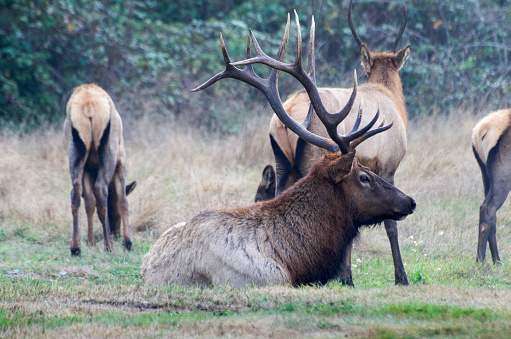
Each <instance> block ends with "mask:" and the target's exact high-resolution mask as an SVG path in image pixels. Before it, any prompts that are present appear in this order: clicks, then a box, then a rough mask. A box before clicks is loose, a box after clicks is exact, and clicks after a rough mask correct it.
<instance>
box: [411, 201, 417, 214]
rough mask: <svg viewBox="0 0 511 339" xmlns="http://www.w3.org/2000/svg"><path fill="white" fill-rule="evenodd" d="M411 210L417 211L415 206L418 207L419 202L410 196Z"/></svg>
mask: <svg viewBox="0 0 511 339" xmlns="http://www.w3.org/2000/svg"><path fill="white" fill-rule="evenodd" d="M410 200H411V201H410V210H411V211H412V213H413V212H415V207H417V204H416V203H415V200H413V199H412V198H410Z"/></svg>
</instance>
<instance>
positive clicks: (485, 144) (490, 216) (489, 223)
mask: <svg viewBox="0 0 511 339" xmlns="http://www.w3.org/2000/svg"><path fill="white" fill-rule="evenodd" d="M472 149H473V151H474V155H475V158H476V160H477V163H478V164H479V167H480V168H481V173H482V177H483V185H484V196H485V198H484V202H483V203H482V205H481V208H480V212H479V239H478V243H477V261H479V262H484V260H485V257H486V243H487V242H488V243H489V244H490V251H491V255H492V259H493V263H494V264H496V263H499V262H500V257H499V251H498V249H497V237H496V233H497V225H496V222H497V210H498V209H499V208H500V207H501V206H502V204H503V203H504V201H506V198H507V196H508V194H509V190H510V189H511V171H510V168H511V109H506V110H499V111H496V112H493V113H491V114H490V115H488V116H486V117H485V118H483V119H482V120H481V121H479V122H478V123H477V125H476V126H475V127H474V129H473V131H472Z"/></svg>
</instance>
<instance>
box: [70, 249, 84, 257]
mask: <svg viewBox="0 0 511 339" xmlns="http://www.w3.org/2000/svg"><path fill="white" fill-rule="evenodd" d="M70 250H71V255H72V256H74V257H80V256H81V255H82V251H81V250H80V247H71V248H70Z"/></svg>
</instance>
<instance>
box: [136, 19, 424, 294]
mask: <svg viewBox="0 0 511 339" xmlns="http://www.w3.org/2000/svg"><path fill="white" fill-rule="evenodd" d="M297 27H298V29H299V24H298V19H297ZM288 30H289V20H288V26H287V28H286V32H288ZM311 31H312V33H311V36H312V37H313V36H314V24H313V25H312V28H311ZM220 39H221V43H222V52H223V56H224V61H225V64H226V70H225V71H224V72H222V73H220V74H217V75H216V76H214V77H213V78H211V79H210V80H208V81H207V82H205V83H204V84H203V85H201V86H199V87H198V88H196V89H194V90H193V91H199V90H202V89H204V88H206V87H208V86H210V85H211V84H213V83H214V82H216V81H218V80H220V79H222V78H234V79H237V80H240V81H242V82H245V83H248V84H250V85H252V86H254V87H256V88H258V89H259V90H261V91H262V92H263V93H264V95H265V96H266V98H267V99H268V101H269V103H270V105H271V106H272V108H273V110H274V111H275V113H276V114H278V116H279V118H280V119H281V120H282V121H284V122H285V123H290V125H289V127H290V128H292V129H293V130H295V131H296V132H297V133H298V134H299V135H300V137H301V138H303V139H304V140H307V141H308V142H314V143H315V144H317V145H320V147H325V148H327V149H328V150H329V151H331V152H334V154H326V155H324V156H323V157H322V158H321V159H319V160H318V161H317V162H316V163H315V164H314V165H313V166H312V168H311V170H310V171H309V173H308V175H307V176H305V177H304V178H302V179H301V180H299V181H298V182H297V183H296V184H295V185H293V186H292V187H290V188H289V189H287V190H286V191H285V192H283V193H282V194H280V195H279V196H277V197H276V198H275V199H273V200H269V201H263V202H260V203H257V204H254V205H251V206H248V207H246V208H237V209H231V210H227V209H224V210H213V211H206V212H202V213H199V214H198V215H196V216H195V217H193V218H192V219H191V220H190V221H189V222H187V223H181V224H178V225H175V226H174V227H171V228H170V229H168V230H167V231H166V232H165V233H163V234H162V235H161V236H160V238H159V239H158V240H157V242H156V243H155V244H154V246H153V247H152V248H151V249H150V250H149V252H148V253H147V254H146V256H145V257H144V259H143V262H142V268H141V275H142V276H143V281H144V283H146V284H148V285H164V284H169V283H170V284H176V285H187V286H190V285H191V286H197V285H211V284H213V285H224V284H230V285H231V286H233V287H241V286H246V285H252V284H255V285H267V284H290V285H293V286H297V285H302V284H312V283H325V282H327V281H328V280H330V279H332V278H334V277H335V276H336V274H337V273H338V270H339V268H340V267H341V266H340V265H341V263H342V262H343V261H345V260H346V259H347V254H348V253H347V250H348V247H349V245H350V244H351V243H352V241H353V239H354V238H355V237H356V236H357V235H358V232H359V228H360V227H362V226H364V225H373V224H376V223H379V222H382V221H383V220H385V219H393V220H401V219H403V218H405V217H406V216H407V215H409V214H411V213H413V211H414V209H415V201H414V200H413V199H412V198H410V197H409V196H407V195H405V194H404V193H402V192H401V191H399V190H398V189H397V188H396V187H394V186H393V185H392V184H390V183H388V182H386V181H384V180H383V179H382V178H380V177H378V176H377V175H376V174H374V173H372V172H370V171H368V170H367V169H365V168H363V167H361V166H359V165H358V162H357V160H356V158H355V147H356V146H357V145H358V144H360V143H361V142H363V141H364V140H366V139H368V138H370V137H372V136H374V135H376V134H378V133H381V132H384V131H386V130H388V129H389V128H390V127H391V126H392V124H389V125H387V126H383V123H382V124H381V125H380V126H379V127H378V128H376V129H373V130H370V129H371V127H372V126H373V125H374V124H375V123H376V121H377V120H378V118H379V111H378V112H377V113H376V115H375V117H374V118H373V119H372V120H371V121H370V122H369V123H368V124H367V125H365V126H364V127H363V128H361V129H359V126H360V123H361V118H362V111H359V114H358V115H357V120H356V121H355V125H354V126H353V128H352V130H351V131H349V132H348V133H346V134H345V135H341V134H339V133H338V131H337V126H338V125H339V124H340V123H341V122H342V121H343V120H344V119H345V117H346V115H347V113H348V112H349V111H350V110H351V107H352V105H353V102H354V99H355V96H356V92H357V82H356V77H355V87H354V89H353V93H352V100H350V101H349V102H348V103H347V104H346V105H345V107H344V108H343V109H342V110H341V111H340V112H339V113H336V114H330V113H328V112H326V111H319V112H318V115H319V116H320V117H321V121H323V122H324V124H325V126H326V128H327V130H328V135H329V137H330V138H325V137H322V136H319V135H316V134H314V133H311V132H309V131H308V130H307V129H306V128H304V126H303V125H301V124H298V123H296V122H294V120H292V119H291V118H290V117H289V116H288V115H287V113H286V111H285V110H284V107H283V106H282V102H281V101H280V98H279V94H278V87H277V77H278V70H276V69H272V70H271V72H270V75H269V77H268V78H266V79H261V78H259V77H258V76H257V75H256V74H255V73H254V72H253V69H252V66H248V67H247V68H246V69H245V70H240V69H238V68H237V67H235V66H234V65H233V64H231V61H230V58H229V56H228V54H227V50H226V48H225V44H224V42H223V39H222V37H220ZM253 41H254V40H253ZM312 41H313V38H312ZM254 44H255V45H256V49H257V48H258V46H257V43H256V42H255V41H254ZM286 44H287V34H286V35H285V36H284V40H283V42H282V44H281V48H280V49H279V52H278V55H277V59H278V60H280V61H281V60H282V57H283V54H284V50H285V46H286ZM311 45H312V44H311ZM298 49H299V50H300V49H301V39H299V43H298ZM247 54H248V56H249V57H250V41H249V48H248V52H247ZM313 59H314V54H313V49H312V48H310V49H309V72H312V73H313V67H312V66H311V65H313ZM276 62H277V63H279V61H276ZM279 65H280V63H279ZM295 65H297V67H296V74H297V75H300V79H304V81H303V82H302V81H301V82H302V84H304V86H305V85H306V86H307V87H309V88H314V89H315V86H313V84H311V82H312V80H311V78H310V77H309V76H308V75H307V74H306V73H305V72H304V70H303V68H302V66H301V53H297V59H296V61H295ZM307 79H308V80H307ZM316 93H317V91H316ZM310 112H312V110H310Z"/></svg>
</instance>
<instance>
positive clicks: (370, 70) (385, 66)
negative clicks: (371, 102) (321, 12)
mask: <svg viewBox="0 0 511 339" xmlns="http://www.w3.org/2000/svg"><path fill="white" fill-rule="evenodd" d="M352 3H353V0H351V1H350V5H349V8H348V23H349V25H350V29H351V33H353V37H354V38H355V40H356V41H357V43H358V45H359V46H360V60H361V62H362V66H363V67H364V71H365V73H366V75H367V78H368V79H367V81H368V82H369V83H371V82H375V83H382V82H385V79H386V78H389V77H395V76H396V75H397V72H398V71H399V70H400V69H401V68H402V67H403V65H404V63H405V61H406V59H408V57H409V56H410V45H408V46H406V47H404V48H403V49H401V50H399V51H398V52H396V49H397V47H398V45H399V40H401V36H402V35H403V32H404V31H405V28H406V18H407V11H406V7H405V5H403V24H402V25H401V29H400V30H399V33H398V35H397V38H396V41H395V42H394V47H393V48H392V52H371V50H369V48H368V47H367V45H366V43H365V42H363V41H362V40H361V39H360V37H359V36H358V34H357V30H356V29H355V25H354V24H353V19H352V17H351V7H352ZM398 77H399V76H398Z"/></svg>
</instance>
